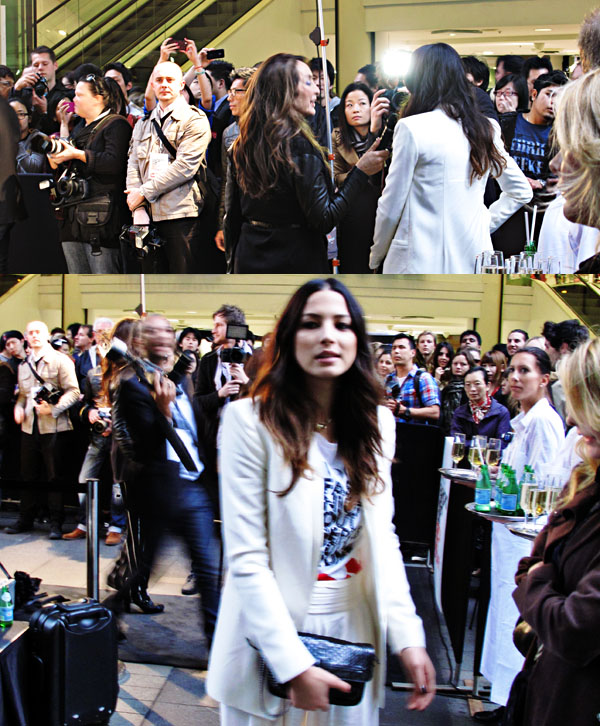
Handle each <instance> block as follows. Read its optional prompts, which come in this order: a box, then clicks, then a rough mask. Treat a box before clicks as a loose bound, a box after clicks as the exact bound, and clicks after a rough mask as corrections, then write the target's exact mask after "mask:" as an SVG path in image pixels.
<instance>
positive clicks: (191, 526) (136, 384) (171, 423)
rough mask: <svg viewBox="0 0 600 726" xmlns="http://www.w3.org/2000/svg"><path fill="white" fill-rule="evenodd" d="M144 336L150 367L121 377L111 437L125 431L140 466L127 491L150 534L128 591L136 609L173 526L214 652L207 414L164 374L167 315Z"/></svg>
mask: <svg viewBox="0 0 600 726" xmlns="http://www.w3.org/2000/svg"><path fill="white" fill-rule="evenodd" d="M142 336H143V341H144V347H145V350H146V357H145V359H144V361H143V366H144V368H143V370H140V371H134V370H131V371H130V372H129V374H126V375H124V376H123V378H122V380H121V384H120V386H119V390H118V394H117V401H116V402H115V405H114V406H113V418H114V419H115V424H114V426H113V433H114V435H115V436H117V438H118V434H117V432H118V430H121V431H122V430H123V426H124V427H125V428H126V430H127V431H128V432H129V436H130V441H131V452H132V454H133V458H134V460H135V462H136V464H137V465H138V466H137V474H135V475H134V476H133V478H132V480H131V481H130V482H128V485H129V486H128V488H127V492H128V497H127V499H128V502H127V503H128V506H130V507H131V508H134V509H135V510H136V511H137V514H138V515H139V517H140V520H141V523H142V531H143V533H144V541H143V547H142V556H141V563H140V568H139V571H138V572H137V573H135V575H134V578H133V580H132V583H131V588H130V591H131V597H132V602H136V604H137V601H136V599H135V596H136V593H137V595H139V593H140V590H139V588H140V586H141V587H145V584H146V583H147V581H148V577H149V575H150V572H151V569H152V566H153V564H154V561H155V558H156V553H157V548H158V544H159V541H160V539H161V537H162V535H163V533H164V531H165V529H166V528H167V527H170V528H171V530H172V531H174V532H177V533H179V534H181V536H182V537H183V539H184V540H185V542H186V545H187V546H188V548H189V550H190V553H191V556H192V562H193V563H194V566H195V567H196V568H197V569H196V571H195V574H196V578H197V581H198V587H199V591H200V594H201V601H200V607H201V613H202V618H203V626H204V633H205V636H206V640H207V647H208V649H209V650H210V645H211V642H212V636H213V632H214V626H215V622H216V617H217V610H218V605H219V596H220V588H219V561H220V547H219V540H218V537H217V531H216V527H215V523H214V518H215V499H214V497H215V494H216V473H215V469H214V461H213V460H212V459H211V456H210V452H207V451H206V449H205V446H204V441H205V435H204V431H203V417H202V414H201V412H200V411H199V410H198V409H197V407H194V406H193V404H192V401H191V400H190V399H189V398H188V396H187V394H186V393H185V391H184V390H183V388H182V387H181V386H179V385H176V384H175V383H174V382H173V381H171V380H169V379H168V378H167V377H166V376H165V375H164V372H165V370H168V369H169V368H170V366H171V362H172V359H173V354H174V350H175V334H174V331H173V329H172V328H171V325H170V323H169V321H168V320H166V318H164V317H162V316H161V315H150V316H148V317H147V318H145V319H144V321H143V324H142ZM142 376H143V378H142ZM148 383H150V387H149V386H148ZM173 430H174V432H175V433H176V435H177V438H178V439H179V445H180V446H183V447H184V448H185V451H187V455H188V459H189V458H191V461H192V462H193V463H192V465H191V466H189V465H185V464H184V463H182V462H183V461H184V458H185V457H184V456H183V455H182V454H181V453H180V452H181V448H180V446H179V447H178V445H177V440H175V442H174V443H173V445H172V443H171V442H173V437H172V434H173ZM169 435H171V438H169ZM120 443H121V442H120ZM188 467H189V468H188ZM190 469H195V471H193V470H190ZM143 605H144V603H143V602H142V606H143ZM150 612H152V610H151V611H150ZM154 612H156V610H154Z"/></svg>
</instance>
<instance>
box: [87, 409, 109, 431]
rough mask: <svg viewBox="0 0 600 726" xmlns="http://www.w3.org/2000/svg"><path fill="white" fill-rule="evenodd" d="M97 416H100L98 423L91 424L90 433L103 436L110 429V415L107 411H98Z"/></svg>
mask: <svg viewBox="0 0 600 726" xmlns="http://www.w3.org/2000/svg"><path fill="white" fill-rule="evenodd" d="M98 416H100V421H95V422H94V423H93V424H92V431H93V432H94V433H96V434H103V433H104V432H105V431H106V430H107V429H109V428H110V424H111V418H110V413H109V412H108V411H98Z"/></svg>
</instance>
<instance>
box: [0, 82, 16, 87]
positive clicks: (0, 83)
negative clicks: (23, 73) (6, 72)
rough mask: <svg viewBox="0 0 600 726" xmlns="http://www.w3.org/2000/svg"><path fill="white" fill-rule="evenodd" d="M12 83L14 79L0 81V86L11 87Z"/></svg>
mask: <svg viewBox="0 0 600 726" xmlns="http://www.w3.org/2000/svg"><path fill="white" fill-rule="evenodd" d="M14 85H15V82H14V81H0V86H8V87H9V88H12V87H13V86H14Z"/></svg>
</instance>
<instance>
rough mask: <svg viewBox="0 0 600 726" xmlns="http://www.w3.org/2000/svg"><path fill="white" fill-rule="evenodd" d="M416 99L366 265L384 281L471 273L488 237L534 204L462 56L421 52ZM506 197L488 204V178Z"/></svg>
mask: <svg viewBox="0 0 600 726" xmlns="http://www.w3.org/2000/svg"><path fill="white" fill-rule="evenodd" d="M405 82H406V86H407V88H408V90H409V91H410V93H411V96H410V99H409V101H408V103H407V105H406V107H405V108H404V111H403V112H402V118H401V119H400V120H399V121H398V123H397V124H396V128H395V131H394V143H393V149H392V163H391V166H390V171H389V174H388V176H387V179H386V184H385V189H384V190H383V195H382V196H381V198H380V200H379V204H378V207H377V218H376V222H375V233H374V238H373V246H372V248H371V257H370V262H369V265H370V267H371V268H372V269H377V268H378V267H379V266H380V265H381V263H382V262H383V272H384V273H431V274H435V273H464V274H469V273H472V272H473V270H474V266H475V257H476V256H477V255H478V254H479V253H480V252H483V251H484V250H491V249H492V242H491V238H490V233H491V232H493V231H494V230H496V229H497V228H498V227H499V226H500V225H501V224H502V223H503V222H504V221H505V220H506V219H508V218H509V217H510V216H511V215H512V214H514V212H516V211H517V210H518V209H520V208H521V207H522V206H523V204H525V203H526V202H528V201H530V199H531V197H532V191H531V187H530V186H529V184H528V182H527V180H526V178H525V176H524V175H523V173H522V172H521V170H520V169H519V167H518V166H517V164H516V163H515V161H514V160H513V159H512V158H511V157H510V156H509V155H508V154H507V153H506V150H505V149H504V145H503V143H502V140H501V136H500V127H499V125H498V124H497V123H496V122H495V121H490V120H489V119H487V118H486V117H485V116H484V115H483V114H482V113H481V111H480V110H479V109H478V107H477V104H476V101H475V97H474V91H473V88H472V86H471V84H470V83H469V82H468V81H467V79H466V76H465V72H464V68H463V66H462V63H461V60H460V57H459V55H458V53H457V52H456V51H455V50H454V49H453V48H452V47H451V46H449V45H446V44H445V43H436V44H433V45H424V46H422V47H421V48H418V49H417V50H416V51H415V52H414V53H413V57H412V61H411V69H410V71H409V73H408V74H407V77H406V79H405ZM489 174H492V175H493V176H494V177H495V178H496V180H497V181H498V184H499V185H500V188H501V190H502V194H501V195H500V198H499V199H498V200H497V201H496V202H494V203H493V204H492V205H491V207H490V208H489V209H488V208H487V207H486V206H485V205H484V203H483V194H484V190H485V185H486V181H487V178H488V175H489Z"/></svg>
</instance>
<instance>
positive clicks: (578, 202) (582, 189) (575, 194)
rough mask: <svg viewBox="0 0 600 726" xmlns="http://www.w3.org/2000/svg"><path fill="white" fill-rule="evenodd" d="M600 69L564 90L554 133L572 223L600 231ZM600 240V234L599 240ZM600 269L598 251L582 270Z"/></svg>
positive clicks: (566, 213)
mask: <svg viewBox="0 0 600 726" xmlns="http://www.w3.org/2000/svg"><path fill="white" fill-rule="evenodd" d="M599 118H600V68H597V69H596V70H594V71H590V72H589V73H586V74H585V75H584V76H582V77H581V78H579V79H578V80H577V81H575V82H574V83H569V84H567V85H566V86H565V87H564V89H563V90H562V91H561V93H560V95H559V98H558V103H557V105H556V120H555V122H554V133H555V135H556V139H557V141H558V146H559V148H560V155H559V158H558V159H553V161H552V163H553V165H554V166H559V164H560V173H559V181H558V187H559V189H560V191H561V193H562V195H563V197H564V198H565V204H564V207H563V213H564V216H565V217H566V218H567V219H568V220H569V221H570V222H576V223H578V224H582V225H587V226H588V227H593V228H595V229H598V230H600V126H599V123H598V119H599ZM598 241H600V237H599V240H598ZM598 271H600V256H599V255H598V254H596V255H594V256H593V257H590V258H589V259H587V260H585V261H584V262H582V263H581V265H580V268H579V270H578V272H585V273H592V272H598Z"/></svg>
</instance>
